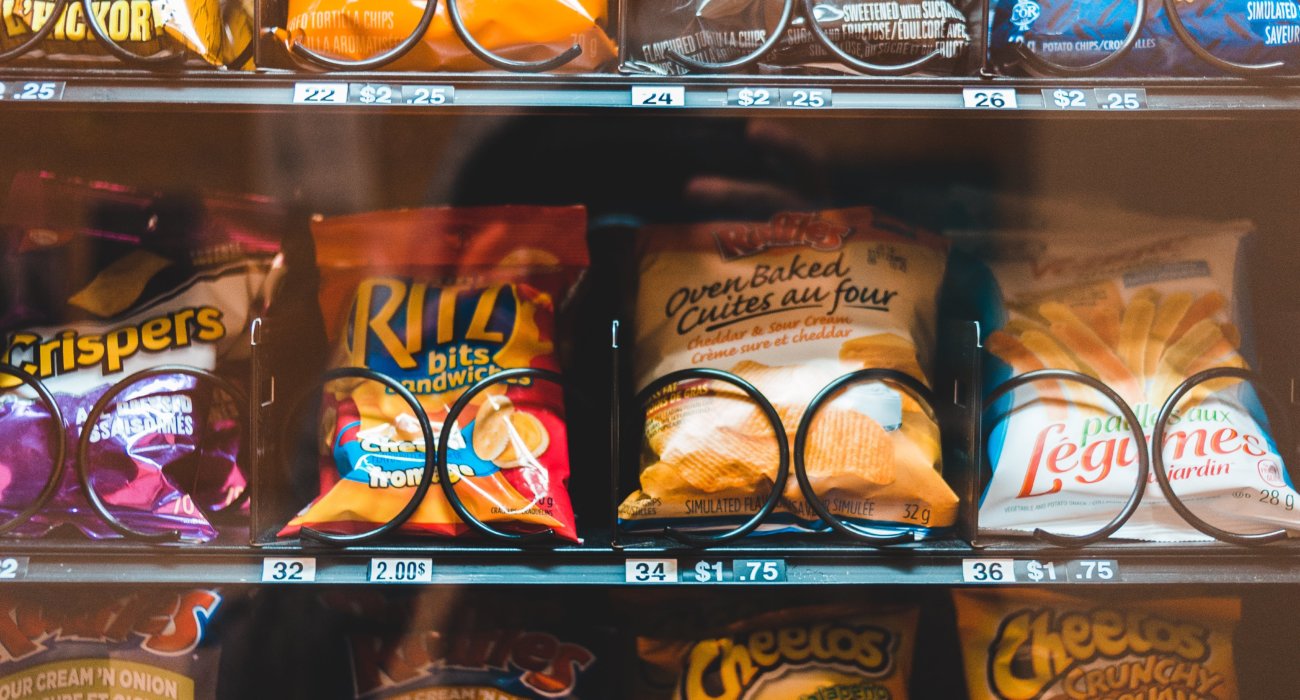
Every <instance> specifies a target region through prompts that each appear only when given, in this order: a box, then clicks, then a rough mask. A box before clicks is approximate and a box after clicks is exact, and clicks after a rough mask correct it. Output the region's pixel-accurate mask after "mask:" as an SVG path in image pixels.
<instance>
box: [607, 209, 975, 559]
mask: <svg viewBox="0 0 1300 700" xmlns="http://www.w3.org/2000/svg"><path fill="white" fill-rule="evenodd" d="M637 244H638V256H639V260H640V279H639V284H638V288H637V301H636V348H637V353H636V381H637V385H638V386H639V387H644V386H646V385H647V384H649V383H650V382H651V381H653V380H654V379H656V378H657V377H660V376H663V375H665V374H668V373H669V372H673V371H676V370H680V369H684V368H689V367H713V368H718V369H723V370H727V371H730V372H732V373H734V374H737V375H739V376H740V377H742V378H744V379H746V380H748V381H749V382H750V383H752V384H753V385H754V386H756V387H757V388H758V389H759V390H760V391H761V392H762V393H763V394H764V395H765V396H766V397H767V399H768V400H769V401H770V402H771V403H772V405H773V406H774V407H775V408H776V409H777V411H778V412H779V413H780V415H781V420H782V423H783V427H784V429H785V431H786V433H787V435H788V437H789V438H790V443H791V446H793V443H794V433H795V430H796V428H797V427H798V425H799V421H800V420H801V419H802V418H803V414H804V410H805V409H806V408H807V406H808V402H809V401H811V400H812V398H813V396H814V395H816V394H817V392H819V391H820V390H821V389H822V388H823V387H825V386H826V385H828V384H830V383H831V382H832V381H834V380H835V379H837V378H839V377H841V376H843V375H845V374H848V373H850V372H852V371H854V370H859V369H864V368H883V369H892V370H897V371H899V372H904V373H906V374H908V375H911V376H912V377H914V378H916V379H918V380H920V381H922V382H925V381H927V379H926V377H927V369H926V366H927V365H929V362H930V356H931V353H932V351H933V347H934V337H935V315H936V301H935V297H936V294H937V292H938V288H939V284H940V281H941V280H942V278H943V275H944V266H945V262H946V256H947V244H946V242H945V241H944V240H943V239H941V238H939V237H937V236H935V235H933V234H931V233H928V232H925V231H921V230H918V229H916V228H914V227H911V226H908V225H906V224H904V223H902V222H899V221H897V220H895V219H891V218H889V217H887V216H884V215H882V214H880V213H879V212H876V211H874V210H872V209H865V208H862V209H845V210H839V211H827V212H821V213H812V214H807V213H798V214H795V213H789V214H780V215H778V216H776V217H775V218H773V219H772V220H771V221H768V222H757V223H709V224H696V225H690V226H684V227H650V228H646V229H643V230H642V231H641V232H640V234H639V236H638V239H637ZM645 437H646V443H647V444H646V449H645V450H644V451H643V453H644V454H645V455H646V459H645V460H644V466H643V469H642V471H641V489H640V490H639V491H637V492H635V493H633V494H632V495H631V496H629V497H628V498H627V500H625V501H624V502H623V504H622V506H621V508H620V509H619V516H620V519H621V520H622V521H623V522H624V523H625V524H626V525H630V526H631V527H633V528H645V529H654V528H662V527H664V526H665V525H669V524H671V525H675V526H677V527H686V528H695V529H707V528H715V529H716V528H729V527H733V526H734V525H735V524H738V523H740V522H743V521H744V520H746V519H748V518H749V517H750V514H752V513H753V512H755V511H757V510H758V508H759V506H760V505H761V504H762V503H763V502H764V500H765V499H766V498H767V497H768V495H769V494H770V493H771V489H772V488H773V485H774V483H775V480H776V472H777V459H778V454H777V449H776V440H775V438H774V436H773V435H772V428H771V424H770V423H769V422H768V421H767V419H766V418H765V416H764V414H763V413H762V412H761V411H760V410H759V408H758V407H757V406H756V405H755V404H754V403H753V402H752V401H750V400H749V399H748V397H747V396H745V395H744V394H742V393H740V391H739V390H738V389H736V388H735V387H733V386H731V385H729V384H726V385H724V384H723V383H721V382H714V381H709V380H692V381H685V382H680V383H678V384H677V385H675V386H673V387H669V388H668V389H667V390H665V391H664V392H661V393H660V394H658V395H657V396H656V397H654V398H653V399H652V400H651V402H650V405H649V406H648V407H647V412H646V423H645ZM805 460H806V466H807V471H808V476H809V478H810V480H811V482H812V485H813V488H814V489H815V490H816V492H817V494H818V495H819V496H821V497H822V499H823V500H824V501H825V502H826V503H827V505H828V507H829V508H830V509H831V511H832V512H833V513H835V514H836V515H838V516H840V517H841V518H844V519H846V520H849V521H852V522H855V523H856V524H859V525H862V526H864V527H868V528H875V529H879V530H880V531H881V532H882V533H889V532H898V531H899V530H900V529H908V530H915V531H917V532H918V533H922V534H924V533H926V532H928V531H930V530H932V529H934V528H942V527H945V526H948V525H951V524H952V523H953V521H954V520H955V518H956V513H957V497H956V495H955V494H954V493H953V491H952V489H951V488H949V486H948V484H947V483H945V482H944V480H943V477H942V476H941V475H940V473H939V462H940V448H939V429H938V425H937V424H936V422H935V420H934V418H933V417H932V416H931V415H929V413H928V412H927V409H925V408H924V407H922V406H921V405H920V404H919V403H917V402H916V401H915V400H913V399H912V398H911V397H910V396H908V395H906V394H903V393H900V391H898V390H896V389H894V388H893V387H892V386H891V385H889V384H886V383H881V382H864V383H859V384H855V385H851V386H850V387H849V388H848V389H846V390H844V391H842V392H840V393H839V394H838V395H837V396H836V397H835V398H834V399H833V400H831V401H830V402H829V403H828V404H824V405H823V406H822V408H821V410H820V411H819V413H818V415H817V417H816V418H815V419H814V420H813V423H812V428H811V432H810V433H809V440H808V446H807V451H806V455H805ZM763 527H764V529H767V530H781V529H790V528H792V527H795V528H820V527H825V526H824V525H823V524H821V523H820V522H819V521H818V518H817V515H816V513H815V512H813V510H812V509H811V508H809V507H808V505H807V503H806V502H805V501H804V499H803V497H802V493H801V492H800V489H799V485H798V482H797V480H796V479H795V478H794V476H793V475H791V476H790V479H789V481H788V482H787V484H786V489H785V494H784V498H783V499H782V501H781V502H780V506H779V508H778V511H777V512H776V513H773V515H772V517H770V518H769V519H768V521H767V522H766V523H764V526H763Z"/></svg>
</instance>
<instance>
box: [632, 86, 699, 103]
mask: <svg viewBox="0 0 1300 700" xmlns="http://www.w3.org/2000/svg"><path fill="white" fill-rule="evenodd" d="M632 106H633V107H685V106H686V88H685V87H682V86H681V85H633V86H632Z"/></svg>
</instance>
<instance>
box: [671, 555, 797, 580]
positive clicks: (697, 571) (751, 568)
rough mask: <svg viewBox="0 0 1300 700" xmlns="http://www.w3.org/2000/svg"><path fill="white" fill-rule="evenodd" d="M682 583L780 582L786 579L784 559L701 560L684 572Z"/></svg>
mask: <svg viewBox="0 0 1300 700" xmlns="http://www.w3.org/2000/svg"><path fill="white" fill-rule="evenodd" d="M681 580H682V583H780V582H783V581H785V580H786V570H785V560H784V559H735V560H733V561H732V562H731V566H727V563H726V562H722V561H710V560H705V561H699V562H696V563H695V565H694V566H692V567H690V568H688V569H687V570H686V571H684V572H683V573H682V577H681Z"/></svg>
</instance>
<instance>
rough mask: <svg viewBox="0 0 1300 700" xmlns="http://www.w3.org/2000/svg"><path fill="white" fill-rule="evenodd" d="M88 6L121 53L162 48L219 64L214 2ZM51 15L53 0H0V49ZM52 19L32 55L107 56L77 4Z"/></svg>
mask: <svg viewBox="0 0 1300 700" xmlns="http://www.w3.org/2000/svg"><path fill="white" fill-rule="evenodd" d="M92 7H94V8H95V16H96V17H97V18H98V19H99V26H100V27H102V28H103V29H104V33H106V34H108V36H109V38H111V39H113V40H114V41H115V42H117V44H118V45H120V46H121V47H122V48H124V49H126V50H127V51H130V52H132V53H136V54H140V55H151V54H155V53H158V52H159V51H162V50H164V49H170V50H172V51H186V52H189V53H191V54H193V55H194V56H197V57H199V58H201V59H203V60H204V61H207V62H208V63H210V64H212V65H218V66H219V65H222V60H221V39H222V31H223V30H222V22H221V15H222V12H221V2H220V0H183V1H182V2H175V3H162V2H155V1H152V0H94V4H93V5H92ZM53 12H54V0H0V20H3V21H0V49H6V48H10V47H12V46H14V45H16V44H18V43H19V42H22V41H25V40H26V39H27V38H28V36H29V35H30V34H31V33H32V32H33V31H35V30H39V29H40V28H41V27H43V26H44V25H45V23H46V22H49V21H51V18H50V14H51V13H53ZM55 21H57V22H58V23H57V24H56V25H55V26H54V30H53V31H52V32H51V33H50V35H49V36H47V37H46V38H45V40H44V41H43V42H41V44H40V45H38V46H37V47H35V48H34V49H33V55H45V56H48V57H55V58H64V57H68V56H76V55H82V56H85V55H92V56H103V57H108V56H109V54H108V52H107V51H106V50H105V49H104V47H103V45H102V44H101V43H100V42H99V39H98V38H97V37H96V36H95V35H94V34H93V33H92V32H91V30H90V28H89V27H87V26H86V18H85V17H84V16H83V14H82V7H81V3H80V2H70V3H68V6H67V7H66V8H65V9H64V10H63V14H61V15H59V17H58V19H57V20H55ZM113 60H117V59H113Z"/></svg>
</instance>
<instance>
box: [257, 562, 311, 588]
mask: <svg viewBox="0 0 1300 700" xmlns="http://www.w3.org/2000/svg"><path fill="white" fill-rule="evenodd" d="M315 580H316V558H315V557H267V558H266V559H263V560H262V582H263V583H311V582H312V581H315Z"/></svg>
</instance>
